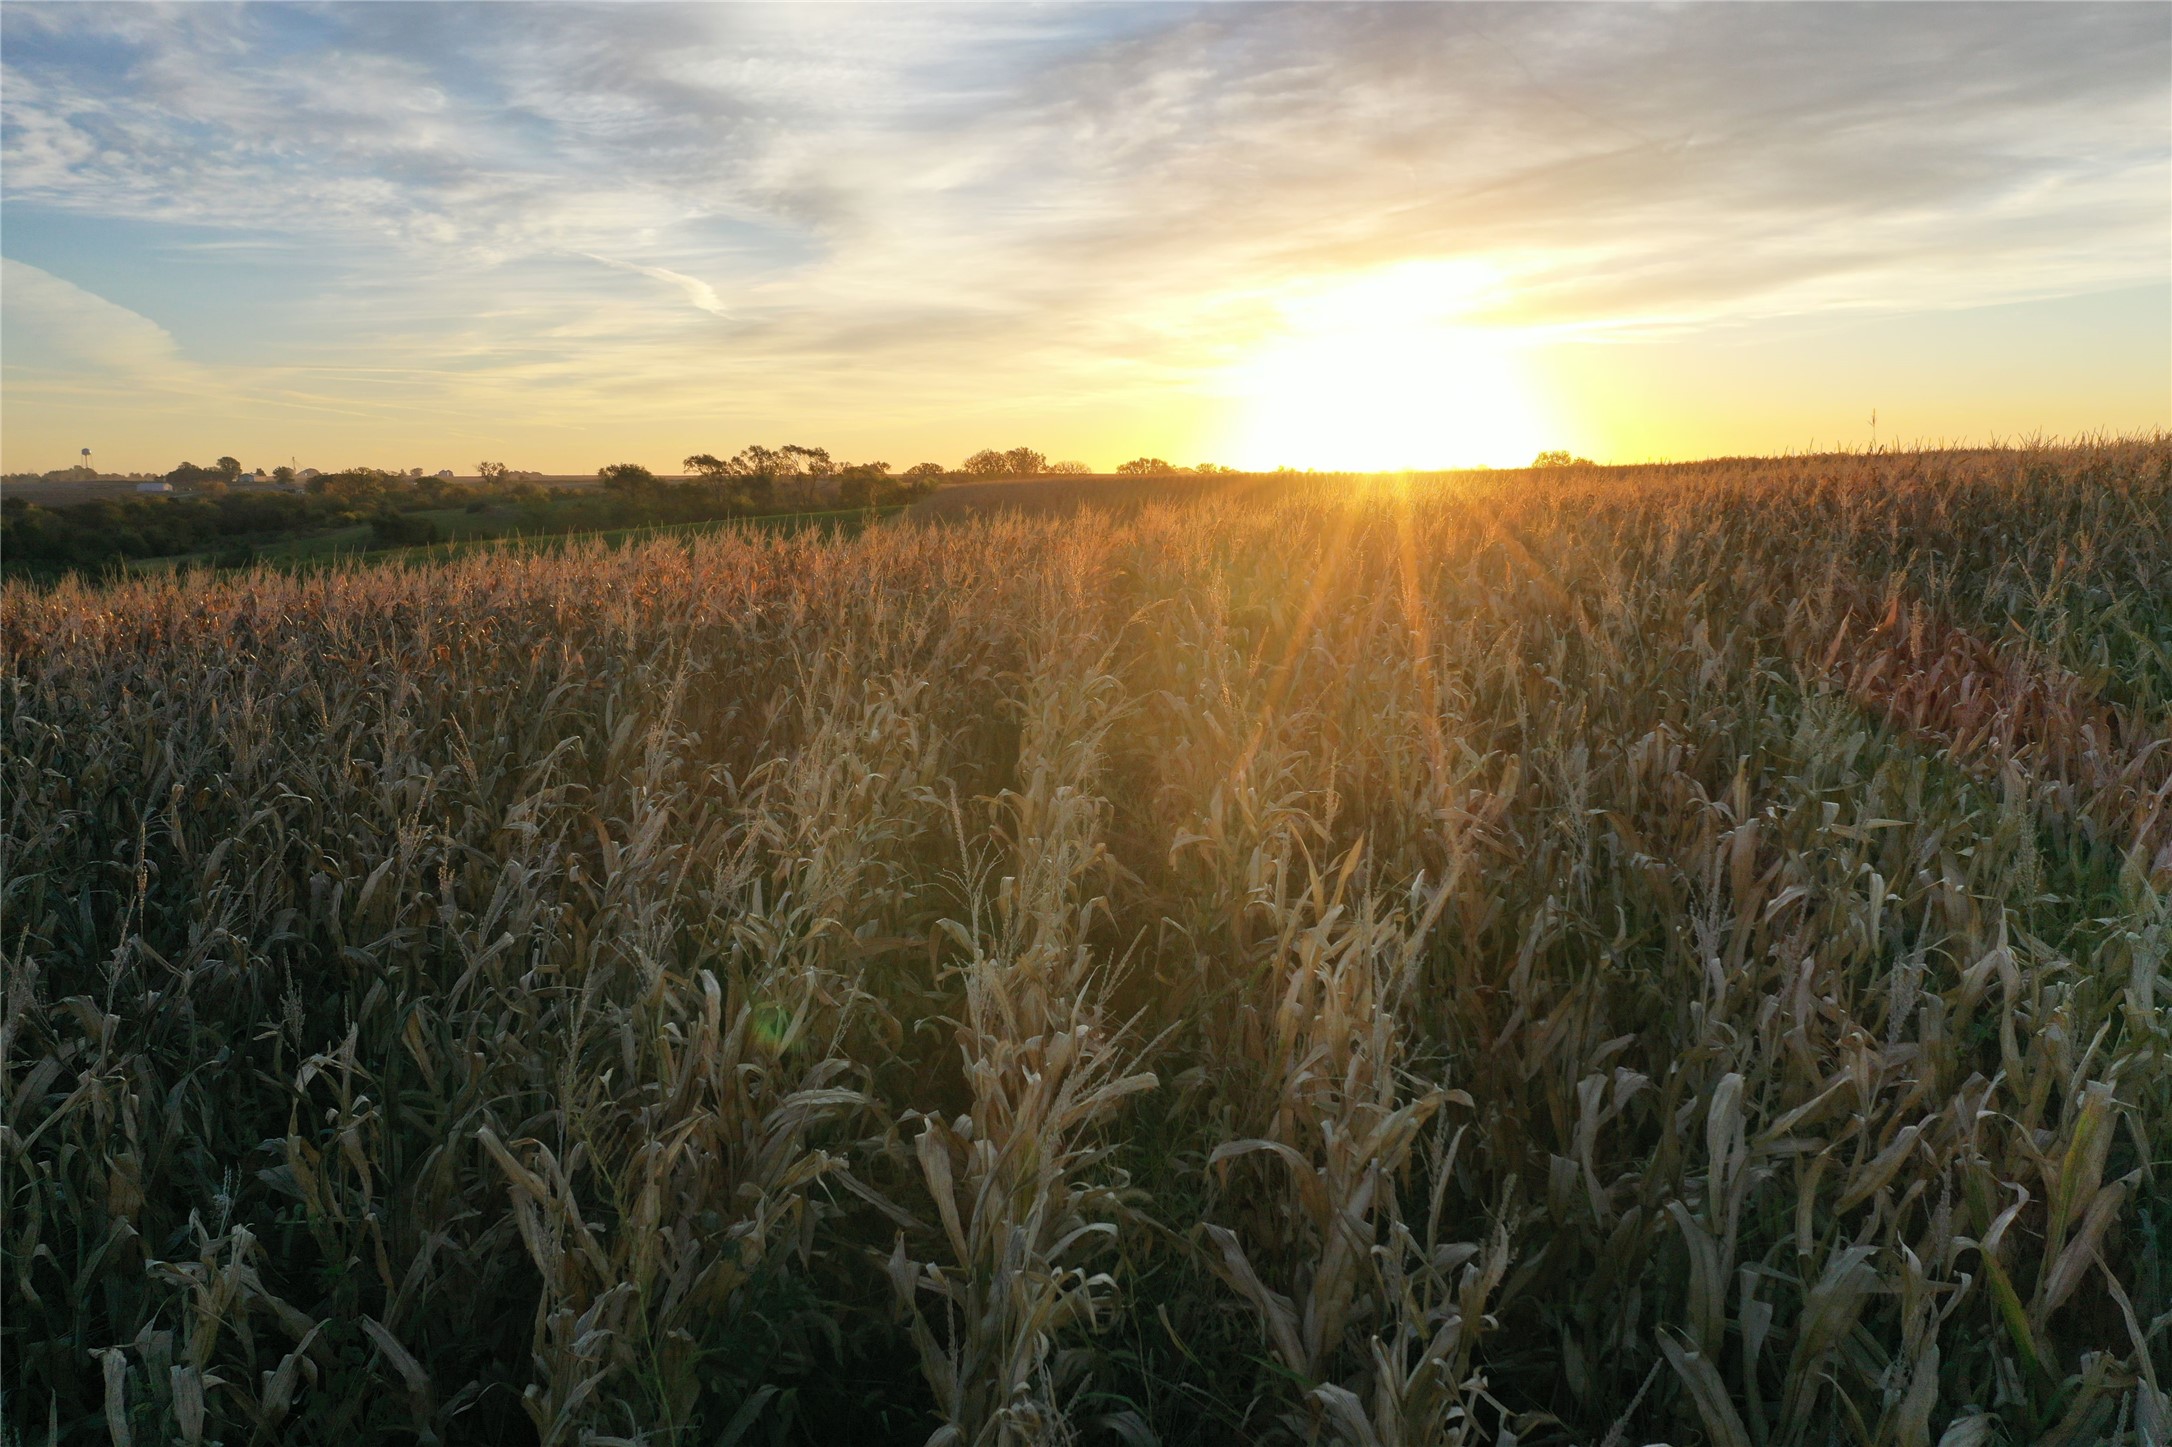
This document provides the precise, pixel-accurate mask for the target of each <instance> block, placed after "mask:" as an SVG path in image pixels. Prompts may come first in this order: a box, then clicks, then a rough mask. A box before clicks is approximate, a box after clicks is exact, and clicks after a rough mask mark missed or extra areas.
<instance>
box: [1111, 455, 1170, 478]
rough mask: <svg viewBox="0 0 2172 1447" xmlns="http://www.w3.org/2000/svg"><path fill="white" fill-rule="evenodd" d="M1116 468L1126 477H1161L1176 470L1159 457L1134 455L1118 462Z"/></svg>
mask: <svg viewBox="0 0 2172 1447" xmlns="http://www.w3.org/2000/svg"><path fill="white" fill-rule="evenodd" d="M1116 470H1117V472H1119V473H1120V474H1122V475H1123V476H1125V477H1161V476H1164V475H1166V474H1168V473H1172V472H1175V471H1176V469H1175V468H1174V467H1171V466H1170V465H1169V464H1168V463H1167V462H1164V461H1163V460H1162V459H1161V458H1159V457H1134V458H1132V459H1131V461H1129V462H1125V463H1120V464H1118V465H1117V468H1116Z"/></svg>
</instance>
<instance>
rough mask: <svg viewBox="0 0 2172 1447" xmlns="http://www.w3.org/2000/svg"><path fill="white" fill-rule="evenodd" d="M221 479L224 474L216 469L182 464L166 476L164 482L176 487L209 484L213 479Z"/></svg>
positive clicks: (186, 463)
mask: <svg viewBox="0 0 2172 1447" xmlns="http://www.w3.org/2000/svg"><path fill="white" fill-rule="evenodd" d="M223 477H224V474H223V473H221V472H220V471H219V470H218V469H217V468H216V467H198V466H197V465H196V464H195V463H193V462H184V463H182V464H181V465H180V466H179V467H177V468H175V469H174V470H173V471H171V472H169V473H167V474H166V480H167V481H168V482H170V483H172V484H174V485H175V486H176V487H182V486H189V485H193V484H197V483H205V482H210V481H211V480H212V479H214V478H223Z"/></svg>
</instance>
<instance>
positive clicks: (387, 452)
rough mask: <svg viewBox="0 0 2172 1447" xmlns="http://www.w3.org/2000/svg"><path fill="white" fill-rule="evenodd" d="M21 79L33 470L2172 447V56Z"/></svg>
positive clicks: (10, 192) (21, 74) (829, 57)
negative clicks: (2166, 436) (995, 456)
mask: <svg viewBox="0 0 2172 1447" xmlns="http://www.w3.org/2000/svg"><path fill="white" fill-rule="evenodd" d="M0 67H4V75H0V257H4V261H0V467H4V469H5V470H7V471H10V472H15V471H43V470H46V469H49V468H57V467H63V466H67V465H70V464H72V463H73V462H75V461H76V460H77V459H78V456H79V449H81V448H83V447H86V446H87V447H91V448H92V449H93V457H94V460H95V462H96V465H97V466H98V467H100V468H101V469H112V470H120V471H136V470H145V471H149V470H157V471H164V470H165V469H167V468H170V467H172V466H173V465H175V464H176V463H178V462H180V461H181V460H183V459H184V458H186V459H189V460H192V461H196V462H199V463H203V462H208V461H210V460H212V459H214V458H216V457H217V456H219V455H221V454H231V455H234V456H236V457H238V458H239V459H240V460H241V462H242V463H243V465H244V466H249V467H258V466H262V467H270V466H274V465H277V464H278V463H282V462H287V461H289V460H292V461H295V462H298V463H299V464H301V465H304V466H317V467H325V468H329V467H335V466H349V465H354V464H357V463H367V464H371V465H376V466H385V467H402V468H404V467H409V466H419V467H423V468H425V469H426V470H429V471H435V470H437V469H438V468H439V467H453V468H455V469H456V470H458V471H460V472H463V473H465V472H468V471H471V470H472V469H473V465H474V463H475V462H477V461H479V460H484V459H488V460H492V461H502V462H505V463H508V464H509V465H511V466H513V467H515V468H531V469H535V470H538V471H545V472H585V471H589V470H592V469H594V468H595V467H597V466H600V465H602V464H604V463H607V462H614V461H622V460H631V461H637V462H641V463H644V464H646V465H648V466H651V467H654V468H656V469H657V470H659V471H664V470H675V469H676V466H677V463H678V460H679V459H680V458H681V457H683V456H685V455H687V454H689V453H693V452H714V453H718V454H725V453H729V452H733V451H737V450H738V449H739V448H741V447H744V446H746V445H748V444H749V443H756V442H759V443H763V444H765V445H769V446H777V445H781V444H783V443H787V442H796V443H801V444H803V445H810V446H823V447H827V448H828V449H829V450H830V451H831V452H832V453H833V454H836V455H837V456H839V457H841V458H849V459H851V460H870V459H879V460H883V461H888V462H890V463H891V464H892V465H893V466H897V467H900V468H902V467H904V466H907V465H910V464H912V463H916V462H920V461H936V462H942V463H945V464H955V463H956V462H957V461H958V460H959V459H961V458H963V457H964V456H965V455H966V454H967V453H969V452H972V451H974V450H977V449H978V448H981V447H998V448H1005V447H1014V446H1019V445H1026V446H1032V447H1036V448H1039V449H1040V450H1042V451H1044V452H1046V453H1048V454H1049V455H1050V456H1051V457H1056V458H1076V459H1079V460H1082V461H1085V462H1087V463H1089V464H1090V465H1092V466H1094V467H1096V468H1098V469H1107V468H1111V467H1113V466H1114V465H1115V464H1117V463H1119V462H1121V461H1124V460H1125V459H1127V458H1131V457H1136V456H1142V455H1150V456H1160V457H1164V458H1167V459H1169V460H1170V461H1173V462H1176V463H1179V464H1190V463H1194V462H1198V461H1217V462H1221V463H1224V464H1229V465H1237V466H1243V467H1273V466H1278V465H1289V466H1297V467H1323V468H1329V467H1360V468H1393V467H1449V466H1468V465H1476V464H1481V463H1483V464H1490V465H1495V466H1503V465H1511V466H1512V465H1517V464H1520V463H1526V462H1528V461H1529V460H1530V457H1531V455H1532V454H1533V453H1534V452H1535V451H1537V450H1539V449H1541V448H1567V449H1570V450H1572V451H1575V452H1578V453H1581V454H1583V455H1586V456H1590V457H1593V458H1595V459H1598V460H1601V461H1614V462H1636V461H1645V460H1652V459H1659V458H1688V457H1700V456H1714V455H1730V454H1743V453H1772V452H1784V451H1803V450H1808V449H1814V448H1829V447H1862V446H1865V445H1869V444H1870V443H1872V442H1873V441H1874V440H1875V441H1876V442H1880V443H1887V444H1894V443H1898V444H1908V443H1934V442H1954V443H1960V442H1968V443H1976V442H1988V441H1998V440H2014V439H2020V438H2026V437H2030V436H2038V435H2058V436H2071V435H2076V434H2081V433H2091V432H2136V431H2144V430H2149V429H2161V428H2167V427H2172V7H2168V6H2167V5H2164V4H2161V3H2145V4H2110V5H2095V4H2082V3H2060V4H2053V5H2034V4H1999V5H1990V6H1976V5H1966V4H1936V5H1909V4H1874V5H1845V4H1807V5H1805V4H1777V5H1731V4H1718V5H1642V4H1640V5H1633V6H1616V5H1578V4H1518V5H1486V4H1438V5H1434V4H1391V5H1378V6H1375V5H1361V4H1295V5H1246V4H1210V5H1201V6H1192V5H1177V4H1149V5H1116V4H1093V5H1084V6H1076V5H1071V6H1066V5H1054V6H1028V5H1014V4H994V5H980V6H940V5H919V4H913V5H883V6H876V7H857V6H843V5H816V4H804V5H790V6H685V5H676V4H614V5H602V6H590V5H554V4H484V5H468V4H449V3H448V4H408V3H361V4H329V5H300V4H276V5H245V6H229V5H217V4H185V5H171V6H163V5H137V4H129V5H117V6H106V5H99V4H44V3H23V0H9V3H7V4H6V5H5V7H4V8H0ZM1874 412H1875V414H1876V424H1875V430H1873V426H1872V420H1871V419H1872V414H1873V413H1874Z"/></svg>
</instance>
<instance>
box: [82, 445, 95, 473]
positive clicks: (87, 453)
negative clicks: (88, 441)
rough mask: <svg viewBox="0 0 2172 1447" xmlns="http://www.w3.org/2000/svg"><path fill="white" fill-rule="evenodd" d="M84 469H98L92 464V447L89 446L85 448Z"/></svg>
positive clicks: (92, 470) (91, 470)
mask: <svg viewBox="0 0 2172 1447" xmlns="http://www.w3.org/2000/svg"><path fill="white" fill-rule="evenodd" d="M83 470H84V471H85V472H96V471H97V470H98V469H96V468H94V467H92V466H91V460H90V449H89V448H88V447H86V448H84V449H83Z"/></svg>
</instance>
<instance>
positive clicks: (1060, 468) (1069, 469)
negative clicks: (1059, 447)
mask: <svg viewBox="0 0 2172 1447" xmlns="http://www.w3.org/2000/svg"><path fill="white" fill-rule="evenodd" d="M1041 471H1043V472H1045V473H1047V474H1049V475H1050V476H1052V477H1085V476H1088V475H1090V474H1091V473H1092V472H1093V469H1092V468H1091V467H1088V466H1087V465H1086V464H1085V463H1083V462H1051V463H1049V464H1048V466H1046V467H1044V468H1042V469H1041Z"/></svg>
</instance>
